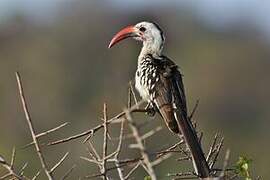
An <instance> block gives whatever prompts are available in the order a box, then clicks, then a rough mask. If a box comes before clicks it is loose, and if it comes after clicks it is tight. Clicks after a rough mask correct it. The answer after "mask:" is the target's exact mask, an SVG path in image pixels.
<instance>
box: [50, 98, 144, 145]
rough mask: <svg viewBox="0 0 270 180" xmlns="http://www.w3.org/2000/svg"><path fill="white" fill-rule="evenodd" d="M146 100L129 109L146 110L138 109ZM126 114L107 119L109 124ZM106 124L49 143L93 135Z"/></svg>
mask: <svg viewBox="0 0 270 180" xmlns="http://www.w3.org/2000/svg"><path fill="white" fill-rule="evenodd" d="M143 103H144V101H143V100H142V101H140V102H138V104H135V105H133V106H132V107H131V108H130V109H128V111H129V112H130V113H135V112H146V111H145V110H141V109H138V107H139V106H140V105H141V104H143ZM124 115H125V112H121V113H119V114H118V115H116V116H115V117H113V118H111V119H109V120H107V124H110V123H111V122H113V121H115V120H117V119H119V118H121V117H123V116H124ZM103 127H104V126H103V124H99V125H97V126H96V127H94V128H91V129H88V130H86V131H84V132H82V133H79V134H76V135H74V136H70V137H67V138H64V139H60V140H57V141H53V142H50V143H48V144H47V145H49V146H51V145H56V144H61V143H65V142H69V141H71V140H75V139H78V138H81V137H84V136H88V135H93V134H94V133H95V132H97V131H98V130H100V129H102V128H103Z"/></svg>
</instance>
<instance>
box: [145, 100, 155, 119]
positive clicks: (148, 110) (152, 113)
mask: <svg viewBox="0 0 270 180" xmlns="http://www.w3.org/2000/svg"><path fill="white" fill-rule="evenodd" d="M145 111H146V112H145V114H147V115H148V116H151V117H153V116H155V114H156V111H155V108H154V107H153V105H151V104H150V103H149V104H147V106H146V107H145Z"/></svg>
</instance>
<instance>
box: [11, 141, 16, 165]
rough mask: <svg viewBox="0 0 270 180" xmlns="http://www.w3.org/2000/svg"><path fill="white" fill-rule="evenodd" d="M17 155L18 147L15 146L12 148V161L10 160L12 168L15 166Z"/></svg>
mask: <svg viewBox="0 0 270 180" xmlns="http://www.w3.org/2000/svg"><path fill="white" fill-rule="evenodd" d="M15 156H16V148H15V146H14V147H13V149H12V155H11V162H10V167H11V168H13V166H14V162H15Z"/></svg>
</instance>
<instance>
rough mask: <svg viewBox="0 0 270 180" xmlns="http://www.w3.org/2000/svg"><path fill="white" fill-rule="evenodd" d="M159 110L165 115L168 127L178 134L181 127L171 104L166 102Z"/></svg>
mask: <svg viewBox="0 0 270 180" xmlns="http://www.w3.org/2000/svg"><path fill="white" fill-rule="evenodd" d="M159 112H160V114H161V116H162V117H163V119H164V121H165V123H166V125H167V126H168V128H169V129H170V130H171V131H172V132H173V133H176V134H178V133H179V127H178V123H177V121H176V119H175V117H174V111H173V108H172V105H171V104H165V105H163V106H161V107H159Z"/></svg>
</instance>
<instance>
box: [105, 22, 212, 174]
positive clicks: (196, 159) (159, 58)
mask: <svg viewBox="0 0 270 180" xmlns="http://www.w3.org/2000/svg"><path fill="white" fill-rule="evenodd" d="M128 37H133V38H134V39H136V40H139V41H141V42H143V47H142V49H141V52H140V55H139V57H138V67H137V71H136V75H135V87H136V89H137V90H138V92H139V94H140V96H141V97H142V98H143V99H144V100H146V101H148V103H149V105H148V108H151V109H152V110H154V111H156V112H158V113H160V115H161V116H162V118H163V119H164V121H165V123H166V125H167V126H168V128H169V129H170V130H171V131H172V132H174V133H176V134H180V133H182V135H183V136H184V139H185V141H186V144H187V146H188V148H189V149H190V152H191V154H192V159H193V165H194V168H195V170H196V172H197V174H198V175H199V176H200V177H208V176H209V173H210V170H209V167H208V164H207V162H206V160H205V157H204V154H203V151H202V149H201V146H200V143H199V141H198V138H197V134H196V132H195V130H194V128H193V126H192V123H191V122H190V120H189V118H188V115H187V106H186V98H185V91H184V85H183V81H182V75H181V73H180V72H179V70H178V67H177V65H176V64H175V63H174V62H173V61H172V60H170V59H169V58H167V57H166V56H163V55H162V53H161V52H162V49H163V45H164V41H165V38H164V35H163V32H162V30H161V29H160V27H159V26H158V25H157V24H155V23H151V22H141V23H138V24H136V25H135V26H128V27H126V28H124V29H122V30H121V31H119V32H118V33H117V34H116V35H115V36H114V38H113V39H112V40H111V42H110V44H109V48H110V47H112V46H113V45H114V44H116V43H117V42H119V41H121V40H123V39H125V38H128Z"/></svg>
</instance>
